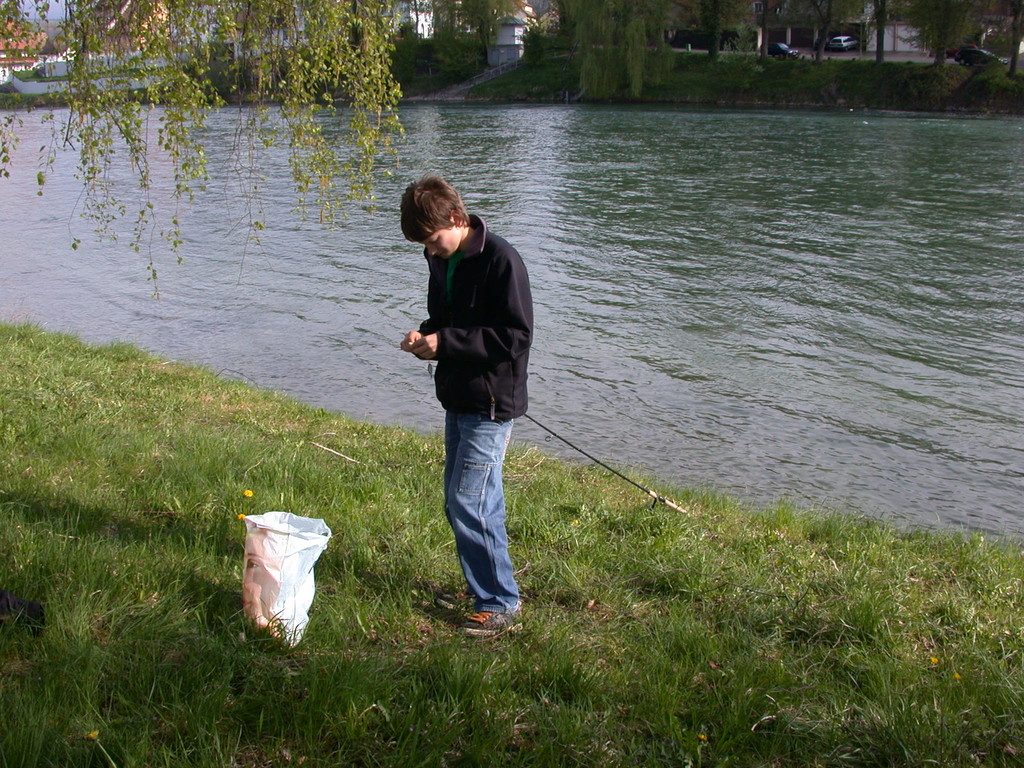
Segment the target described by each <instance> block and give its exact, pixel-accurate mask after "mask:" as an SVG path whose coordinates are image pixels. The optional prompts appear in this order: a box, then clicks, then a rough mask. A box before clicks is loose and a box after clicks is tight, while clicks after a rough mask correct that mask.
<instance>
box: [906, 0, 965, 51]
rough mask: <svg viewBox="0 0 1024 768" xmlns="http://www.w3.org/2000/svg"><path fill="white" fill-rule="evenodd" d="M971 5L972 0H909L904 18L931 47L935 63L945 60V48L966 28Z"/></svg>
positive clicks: (956, 39) (957, 40)
mask: <svg viewBox="0 0 1024 768" xmlns="http://www.w3.org/2000/svg"><path fill="white" fill-rule="evenodd" d="M975 7H976V0H909V3H908V6H907V21H908V22H909V23H910V24H911V25H912V26H913V27H914V28H916V29H917V36H918V39H919V40H920V42H921V44H922V45H923V46H924V47H925V48H927V49H928V50H930V51H932V53H933V56H934V61H935V64H936V66H938V65H941V64H944V63H945V61H946V49H947V48H949V47H951V46H953V45H956V44H957V43H958V42H960V40H961V38H962V37H963V36H964V35H965V34H966V33H967V32H968V31H970V29H971V18H972V15H973V13H974V11H975Z"/></svg>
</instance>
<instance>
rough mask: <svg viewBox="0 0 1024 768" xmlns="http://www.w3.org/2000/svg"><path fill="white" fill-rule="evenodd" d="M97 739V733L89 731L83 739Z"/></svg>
mask: <svg viewBox="0 0 1024 768" xmlns="http://www.w3.org/2000/svg"><path fill="white" fill-rule="evenodd" d="M99 737H100V732H99V731H89V732H88V733H87V734H85V738H87V739H88V740H89V741H96V740H97V739H98V738H99Z"/></svg>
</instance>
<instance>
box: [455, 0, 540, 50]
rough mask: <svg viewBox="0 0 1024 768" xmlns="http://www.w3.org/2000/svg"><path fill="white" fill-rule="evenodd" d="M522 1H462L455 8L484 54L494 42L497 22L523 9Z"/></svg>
mask: <svg viewBox="0 0 1024 768" xmlns="http://www.w3.org/2000/svg"><path fill="white" fill-rule="evenodd" d="M523 2H524V0H462V2H460V3H459V4H458V6H457V13H458V17H459V18H460V19H461V20H462V22H463V23H464V24H465V25H466V26H467V27H469V28H470V29H472V30H473V31H474V32H475V33H476V36H477V39H478V40H479V41H480V46H481V48H483V51H484V53H485V54H486V53H487V46H488V45H490V44H491V43H492V42H493V41H494V36H495V34H496V33H497V30H498V22H499V21H500V20H501V19H503V18H504V17H506V16H511V15H513V14H515V13H518V12H519V11H521V10H522V9H523Z"/></svg>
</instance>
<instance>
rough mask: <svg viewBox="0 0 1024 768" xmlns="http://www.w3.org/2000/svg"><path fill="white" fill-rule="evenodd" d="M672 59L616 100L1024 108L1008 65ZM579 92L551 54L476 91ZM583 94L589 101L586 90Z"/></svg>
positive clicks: (496, 94) (522, 97)
mask: <svg viewBox="0 0 1024 768" xmlns="http://www.w3.org/2000/svg"><path fill="white" fill-rule="evenodd" d="M669 64H670V66H669V67H668V68H667V69H666V71H665V72H663V74H662V75H661V77H660V78H658V81H657V82H655V83H651V84H649V85H648V86H647V87H646V88H645V89H644V92H643V94H642V95H641V96H640V97H639V98H636V99H633V98H630V97H629V96H628V95H627V93H626V90H625V83H623V84H622V86H623V87H622V89H621V90H620V91H619V92H618V93H617V94H616V95H615V96H614V97H613V100H615V101H627V102H628V101H641V102H660V103H679V104H718V105H763V106H830V107H835V106H842V107H865V108H872V109H899V110H923V111H943V110H961V111H973V112H1000V113H1017V114H1019V113H1024V78H1016V79H1014V80H1011V79H1010V78H1009V77H1007V75H1006V69H1005V67H989V68H987V69H982V68H978V69H968V68H966V67H961V66H957V65H954V64H947V65H945V66H941V67H935V66H931V65H925V64H919V63H915V62H891V63H885V64H882V65H881V66H879V65H876V64H875V63H874V61H870V60H860V59H829V60H826V61H824V62H822V63H821V64H815V63H814V62H813V61H811V60H810V59H808V58H804V59H799V60H787V61H776V60H774V59H770V60H768V61H766V62H764V63H761V62H759V61H758V59H757V56H756V55H754V54H723V55H722V56H721V57H720V58H719V60H718V61H717V62H712V61H711V60H710V59H709V58H708V56H707V54H705V53H699V54H698V53H692V54H683V53H680V54H676V55H674V57H673V58H671V59H670V60H669ZM578 91H579V67H578V63H577V62H576V61H575V60H572V61H570V60H566V59H550V60H548V61H545V62H542V63H540V64H536V65H525V66H523V67H520V68H519V69H517V70H514V71H513V72H511V73H509V74H507V75H503V76H501V77H499V78H496V79H495V80H492V81H490V82H487V83H483V84H481V85H479V86H477V87H476V88H474V89H473V91H472V92H471V96H472V97H473V98H478V99H487V100H495V101H540V102H545V101H559V100H563V99H564V98H565V94H566V93H567V92H569V93H573V94H575V93H577V92H578ZM583 99H584V100H587V94H586V93H584V94H583Z"/></svg>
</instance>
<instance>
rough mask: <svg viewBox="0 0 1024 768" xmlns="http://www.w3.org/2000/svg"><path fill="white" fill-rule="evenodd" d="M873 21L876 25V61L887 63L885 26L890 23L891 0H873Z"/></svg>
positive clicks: (877, 62)
mask: <svg viewBox="0 0 1024 768" xmlns="http://www.w3.org/2000/svg"><path fill="white" fill-rule="evenodd" d="M871 21H872V22H873V23H874V25H875V63H876V64H883V63H885V28H886V26H888V24H889V0H873V2H872V4H871Z"/></svg>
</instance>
